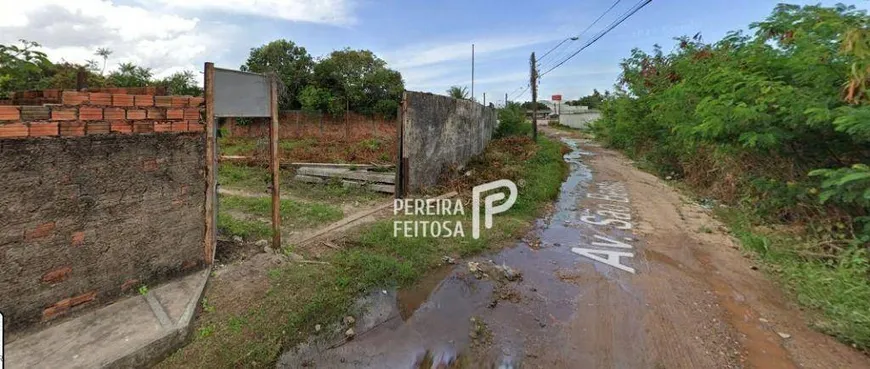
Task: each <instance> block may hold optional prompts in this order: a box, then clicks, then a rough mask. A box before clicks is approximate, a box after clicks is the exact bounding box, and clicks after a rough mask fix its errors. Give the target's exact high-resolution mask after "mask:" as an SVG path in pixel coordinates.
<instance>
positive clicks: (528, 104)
mask: <svg viewBox="0 0 870 369" xmlns="http://www.w3.org/2000/svg"><path fill="white" fill-rule="evenodd" d="M537 105H538V110H539V111H540V110H543V111H550V107H549V106H547V104H544V103H542V102H540V101H538V104H537ZM520 106H521V107H522V108H523V109H526V110H532V107H533V106H534V105H532V102H531V101H526V102H524V103H522V105H520Z"/></svg>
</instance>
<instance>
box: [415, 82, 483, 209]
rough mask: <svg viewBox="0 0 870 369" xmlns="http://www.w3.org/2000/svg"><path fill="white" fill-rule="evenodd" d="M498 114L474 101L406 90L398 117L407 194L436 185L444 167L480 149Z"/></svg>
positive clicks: (461, 161) (455, 164)
mask: <svg viewBox="0 0 870 369" xmlns="http://www.w3.org/2000/svg"><path fill="white" fill-rule="evenodd" d="M497 116H498V114H497V113H496V110H495V108H491V107H486V106H483V105H481V104H478V103H476V102H473V101H469V100H458V99H453V98H450V97H447V96H441V95H434V94H430V93H423V92H414V91H406V92H405V96H404V101H403V107H402V118H401V119H402V121H401V122H402V128H401V134H402V147H401V153H402V158H403V161H406V162H407V164H404V163H403V173H402V176H404V177H405V179H404V180H405V181H406V182H405V183H406V184H407V188H406V189H405V190H406V193H415V192H419V191H420V190H421V189H422V188H425V187H428V186H433V185H436V184H437V183H438V179H439V177H440V176H441V174H442V172H443V171H444V170H445V169H447V168H449V167H451V166H453V167H461V166H463V165H465V163H466V162H468V160H469V159H471V158H472V157H473V156H475V155H477V154H480V153H481V152H483V150H484V149H485V148H486V145H487V144H488V143H489V141H490V140H491V139H492V133H493V131H494V130H495V128H496V124H497V123H496V121H497ZM405 169H407V172H404V170H405Z"/></svg>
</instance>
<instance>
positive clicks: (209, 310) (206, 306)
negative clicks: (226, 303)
mask: <svg viewBox="0 0 870 369" xmlns="http://www.w3.org/2000/svg"><path fill="white" fill-rule="evenodd" d="M200 306H202V311H204V312H206V313H213V312H214V305H212V304H209V303H208V298H206V297H203V298H202V301H201V302H200Z"/></svg>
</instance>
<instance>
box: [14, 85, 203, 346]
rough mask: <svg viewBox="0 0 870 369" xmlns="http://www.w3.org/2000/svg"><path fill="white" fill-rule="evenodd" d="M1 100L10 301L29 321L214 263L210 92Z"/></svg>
mask: <svg viewBox="0 0 870 369" xmlns="http://www.w3.org/2000/svg"><path fill="white" fill-rule="evenodd" d="M59 98H60V100H59V102H60V105H56V106H6V105H0V266H2V267H0V296H2V298H0V311H2V312H3V313H4V315H5V318H6V320H5V322H6V324H7V329H10V330H13V331H15V330H20V329H22V328H26V327H29V326H32V325H33V324H34V323H38V322H41V321H49V320H52V319H55V318H57V317H59V316H63V315H67V314H69V313H70V312H73V311H77V310H81V309H84V308H87V307H89V306H96V305H99V304H103V303H108V302H111V301H112V300H114V299H115V298H116V297H118V296H119V295H120V294H122V293H134V290H135V289H136V288H138V287H139V286H141V285H152V286H153V285H154V284H156V283H158V282H160V281H162V280H164V279H166V278H169V277H171V276H174V275H179V274H183V273H187V272H192V271H194V270H196V269H198V268H199V266H201V265H203V242H204V240H203V239H204V234H205V223H204V222H205V221H204V212H205V192H206V178H205V134H204V133H203V124H202V123H201V121H200V119H199V114H200V105H201V104H202V99H200V98H191V97H183V96H153V95H127V94H112V93H99V92H90V93H81V92H75V91H64V92H61V93H60V95H59Z"/></svg>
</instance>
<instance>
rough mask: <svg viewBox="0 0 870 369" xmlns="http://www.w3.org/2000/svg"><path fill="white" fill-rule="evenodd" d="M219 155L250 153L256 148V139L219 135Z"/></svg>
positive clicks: (243, 154)
mask: <svg viewBox="0 0 870 369" xmlns="http://www.w3.org/2000/svg"><path fill="white" fill-rule="evenodd" d="M218 148H219V150H220V153H221V155H242V156H245V155H250V154H252V153H253V152H254V151H255V150H256V149H257V139H255V138H246V137H221V138H219V139H218Z"/></svg>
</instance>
